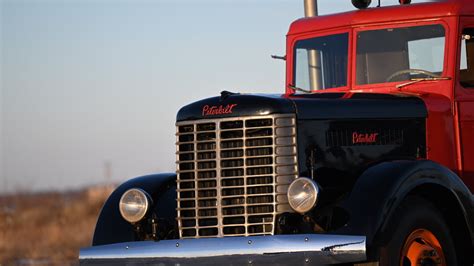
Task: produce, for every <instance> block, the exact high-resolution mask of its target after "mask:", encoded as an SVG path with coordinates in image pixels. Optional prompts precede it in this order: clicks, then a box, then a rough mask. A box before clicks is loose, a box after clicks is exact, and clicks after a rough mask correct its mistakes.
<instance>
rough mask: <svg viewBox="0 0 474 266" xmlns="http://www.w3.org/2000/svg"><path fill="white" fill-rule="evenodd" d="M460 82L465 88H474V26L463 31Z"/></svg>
mask: <svg viewBox="0 0 474 266" xmlns="http://www.w3.org/2000/svg"><path fill="white" fill-rule="evenodd" d="M459 82H460V83H461V85H462V86H463V87H465V88H472V89H474V28H468V29H464V30H463V32H462V40H461V64H460V77H459Z"/></svg>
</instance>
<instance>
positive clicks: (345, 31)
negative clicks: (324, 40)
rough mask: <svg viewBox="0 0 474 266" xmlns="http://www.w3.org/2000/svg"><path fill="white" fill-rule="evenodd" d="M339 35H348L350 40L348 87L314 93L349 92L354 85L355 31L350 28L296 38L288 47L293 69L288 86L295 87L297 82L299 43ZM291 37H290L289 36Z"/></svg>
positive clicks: (289, 75)
mask: <svg viewBox="0 0 474 266" xmlns="http://www.w3.org/2000/svg"><path fill="white" fill-rule="evenodd" d="M339 34H347V36H348V39H347V44H348V45H347V73H346V75H347V76H346V85H345V86H341V87H334V88H328V89H324V90H315V91H312V92H318V91H325V92H327V91H347V90H349V88H350V86H351V84H352V80H351V78H352V74H351V73H352V60H353V59H352V58H353V56H352V50H353V49H352V48H353V47H352V40H353V36H352V34H353V31H352V30H351V29H350V28H346V29H340V30H327V31H318V32H317V33H308V34H302V35H298V36H295V38H294V39H293V40H292V41H291V45H289V46H288V50H287V55H291V56H289V57H288V58H287V60H289V62H291V67H290V70H289V71H287V81H288V82H287V85H289V86H290V87H291V86H294V85H295V81H296V66H297V64H296V45H297V43H298V42H299V41H303V40H308V39H313V38H320V37H325V36H330V35H339ZM288 37H290V36H288Z"/></svg>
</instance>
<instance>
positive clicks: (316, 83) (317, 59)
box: [304, 0, 323, 91]
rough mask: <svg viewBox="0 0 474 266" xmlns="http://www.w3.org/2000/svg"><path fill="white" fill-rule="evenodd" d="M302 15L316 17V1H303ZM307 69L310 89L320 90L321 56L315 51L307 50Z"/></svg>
mask: <svg viewBox="0 0 474 266" xmlns="http://www.w3.org/2000/svg"><path fill="white" fill-rule="evenodd" d="M304 15H305V17H317V16H318V0H304ZM308 69H309V82H310V89H311V90H312V91H313V90H321V89H323V88H322V77H321V56H320V53H319V52H318V51H317V50H308Z"/></svg>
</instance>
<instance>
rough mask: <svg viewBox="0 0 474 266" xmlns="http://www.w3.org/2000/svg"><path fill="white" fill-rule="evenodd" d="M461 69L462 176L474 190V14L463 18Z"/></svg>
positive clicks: (458, 86) (458, 94)
mask: <svg viewBox="0 0 474 266" xmlns="http://www.w3.org/2000/svg"><path fill="white" fill-rule="evenodd" d="M458 38H459V42H458V43H459V47H458V49H459V50H458V51H459V53H458V55H459V56H458V59H459V60H458V62H459V64H458V70H457V71H458V72H457V75H456V76H457V77H456V79H457V80H456V83H455V84H456V85H455V86H456V104H457V107H458V111H459V113H458V121H457V123H459V124H458V128H459V136H460V144H461V145H460V147H459V148H460V153H458V154H460V155H461V156H462V158H461V162H462V171H461V176H462V178H463V180H464V183H465V184H466V185H467V186H468V187H469V189H470V190H471V192H472V193H474V18H473V17H463V18H461V24H460V32H459V34H458Z"/></svg>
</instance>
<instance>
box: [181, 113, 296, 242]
mask: <svg viewBox="0 0 474 266" xmlns="http://www.w3.org/2000/svg"><path fill="white" fill-rule="evenodd" d="M176 138H177V143H176V146H177V153H176V154H177V162H176V164H177V174H178V181H177V194H178V197H177V201H178V209H177V210H178V218H177V219H178V224H179V232H180V237H181V238H201V237H223V236H251V235H271V234H273V233H274V222H275V217H276V215H277V214H279V213H283V212H291V208H290V207H289V205H288V199H287V196H286V191H287V188H288V185H289V184H290V183H291V181H293V180H294V179H295V178H296V176H297V158H296V125H295V117H294V116H293V115H275V116H259V117H241V118H224V119H214V120H196V121H185V122H178V123H177V133H176Z"/></svg>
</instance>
